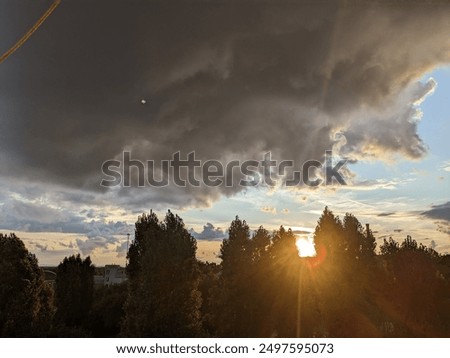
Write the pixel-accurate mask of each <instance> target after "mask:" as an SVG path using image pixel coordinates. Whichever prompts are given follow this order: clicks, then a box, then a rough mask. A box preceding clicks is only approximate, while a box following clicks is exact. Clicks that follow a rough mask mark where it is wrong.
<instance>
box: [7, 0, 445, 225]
mask: <svg viewBox="0 0 450 358" xmlns="http://www.w3.org/2000/svg"><path fill="white" fill-rule="evenodd" d="M355 4H356V3H353V2H345V3H343V2H318V3H314V2H292V1H286V2H283V1H277V2H269V1H267V2H255V1H248V2H247V1H242V2H237V1H231V2H219V1H200V2H197V1H196V2H194V1H192V2H191V1H130V2H125V1H111V0H108V1H100V0H96V1H87V0H72V1H70V0H66V1H64V2H63V3H62V4H61V5H60V6H59V8H58V9H57V10H56V11H55V13H54V14H53V15H52V16H51V17H50V18H49V19H48V20H47V22H46V23H45V24H44V25H43V26H42V27H41V28H40V29H39V30H38V31H37V32H36V33H35V34H34V35H33V36H32V37H31V38H30V40H29V41H28V42H27V43H26V44H25V45H24V46H23V47H22V48H20V49H19V50H18V51H17V52H16V53H15V54H14V55H13V56H11V57H10V58H9V59H8V60H7V61H5V62H4V63H3V64H2V65H1V66H0V78H1V81H0V153H1V154H0V175H2V176H3V177H22V178H25V179H26V180H29V181H33V182H45V183H53V184H58V185H62V186H66V187H72V188H78V189H81V190H84V189H86V190H89V191H91V193H87V192H84V193H82V192H81V193H80V195H82V196H83V195H84V196H85V198H86V200H93V201H101V200H112V201H113V202H114V203H117V204H127V205H129V206H134V207H140V206H141V205H142V206H143V205H145V206H148V205H149V203H155V205H167V204H170V205H175V206H179V207H182V206H191V205H209V204H210V203H211V202H212V201H214V200H217V199H218V198H219V197H220V195H222V194H225V195H232V194H234V193H235V192H236V191H237V190H238V188H237V187H233V188H225V187H219V188H214V189H212V188H204V187H202V188H198V189H193V188H190V189H183V188H174V187H169V188H165V189H158V190H150V189H136V190H122V191H117V192H113V194H114V195H111V194H110V193H109V194H108V193H105V192H103V195H104V196H102V191H101V188H100V186H99V182H100V180H101V172H100V166H101V164H102V163H103V162H104V161H105V160H108V159H111V158H114V157H120V156H121V152H122V151H123V150H124V149H130V150H132V153H133V156H135V157H137V158H141V159H143V160H147V159H155V160H159V159H170V157H171V154H172V153H173V152H176V151H181V152H182V153H184V154H187V153H188V152H190V151H193V150H195V152H196V156H197V157H198V158H199V159H217V160H220V161H223V162H225V161H227V160H230V159H239V158H240V159H254V158H256V159H260V158H261V153H264V152H266V151H272V152H273V153H274V155H275V156H276V157H277V158H279V159H292V160H295V161H296V162H297V163H299V164H300V165H301V164H302V163H303V162H304V161H305V160H307V159H318V160H320V159H321V158H322V156H323V154H324V151H325V150H326V149H330V148H331V147H332V146H333V145H335V149H336V150H339V151H340V152H341V153H342V154H345V155H347V156H349V157H350V158H352V159H353V160H358V159H360V158H362V157H366V156H376V157H377V158H379V159H383V158H389V157H390V156H391V155H392V154H393V153H399V154H401V155H403V156H405V157H407V158H419V157H421V156H422V155H423V154H424V153H425V151H426V145H425V144H424V143H423V142H422V140H421V139H420V138H419V136H418V135H417V120H418V113H417V110H416V105H417V103H418V102H420V100H421V99H422V98H423V97H424V96H425V95H426V94H427V93H429V92H430V91H432V89H433V88H434V86H435V84H434V82H433V81H430V82H428V83H425V84H420V83H416V82H415V81H416V80H417V79H418V78H420V77H421V75H422V74H423V73H425V72H426V71H428V70H430V69H432V68H434V67H435V66H437V65H439V64H442V63H447V62H448V61H449V48H450V47H449V37H448V34H449V33H450V23H449V22H448V10H449V7H448V6H447V5H445V4H444V5H436V4H434V5H422V4H416V3H414V4H411V3H409V2H404V3H400V5H396V6H388V5H386V4H384V3H382V2H377V3H376V4H372V3H370V2H367V3H364V4H362V5H355ZM397 4H398V3H397ZM44 10H45V6H44V5H42V4H37V2H36V1H33V0H24V1H20V2H17V1H6V2H2V4H1V5H0V14H1V15H0V24H8V26H9V27H8V31H6V32H5V33H6V34H7V36H5V37H2V40H1V41H0V44H1V46H2V48H5V49H6V48H7V47H8V46H9V45H11V44H12V43H14V41H15V40H16V39H17V38H18V37H20V36H21V35H22V34H23V33H24V32H25V31H26V30H27V28H28V27H29V26H30V25H31V24H32V23H33V22H34V21H35V20H36V19H37V18H38V17H39V16H40V15H41V14H42V12H43V11H44ZM0 26H1V28H2V29H3V27H4V25H0ZM141 99H145V100H146V104H141ZM336 134H339V135H338V136H336ZM92 191H93V192H92ZM95 191H97V193H95ZM89 195H90V196H91V197H89ZM102 197H103V198H104V199H101V198H102ZM105 198H106V199H105ZM74 200H76V201H81V200H82V199H81V197H79V196H77V195H75V197H74ZM75 222H76V220H75Z"/></svg>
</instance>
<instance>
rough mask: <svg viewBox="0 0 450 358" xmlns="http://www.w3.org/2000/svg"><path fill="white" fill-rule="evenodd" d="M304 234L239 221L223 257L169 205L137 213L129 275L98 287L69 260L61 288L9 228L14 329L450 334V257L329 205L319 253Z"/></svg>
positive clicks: (4, 283) (44, 332)
mask: <svg viewBox="0 0 450 358" xmlns="http://www.w3.org/2000/svg"><path fill="white" fill-rule="evenodd" d="M296 240H297V237H296V235H295V234H294V233H293V232H292V231H291V230H290V229H285V228H284V227H280V228H279V229H278V230H275V231H273V232H269V231H268V230H266V229H264V228H263V227H262V226H261V227H259V228H258V229H257V230H256V231H254V232H252V231H251V230H250V229H249V226H248V225H247V223H246V222H245V221H244V220H241V219H239V218H238V217H236V219H235V220H233V221H232V222H231V224H230V227H229V229H228V238H226V239H224V240H223V242H222V245H221V249H220V258H221V259H222V261H221V263H220V265H216V264H213V263H204V262H200V261H198V260H196V256H195V254H196V248H197V247H196V241H195V239H194V238H193V237H192V236H191V235H190V233H189V231H188V230H187V229H186V228H185V226H184V223H183V220H182V219H181V218H180V217H179V216H177V215H174V214H173V213H171V212H170V211H168V213H167V214H166V216H165V218H164V219H163V220H160V219H158V217H157V216H156V214H155V213H154V212H150V214H144V215H142V216H141V217H139V218H138V220H137V222H136V226H135V238H134V240H133V242H132V244H131V245H130V248H129V252H128V259H129V264H128V267H127V276H128V282H126V283H124V284H121V285H116V286H111V287H102V288H100V289H96V290H94V288H93V274H94V266H93V265H92V263H91V261H90V258H89V257H88V258H86V259H84V260H83V259H82V258H81V257H80V256H79V255H78V256H71V257H66V258H65V259H64V260H63V261H62V262H61V264H60V265H59V266H58V268H57V275H56V281H55V285H54V287H53V286H51V285H49V284H48V283H47V282H45V281H44V275H43V272H42V270H41V269H40V268H39V267H38V263H37V260H36V257H35V256H34V255H32V254H30V253H29V252H28V251H27V250H26V248H25V246H24V244H23V242H22V241H21V240H20V239H18V238H17V237H16V236H15V235H14V234H12V235H9V236H5V235H0V335H1V336H3V337H117V336H122V337H449V336H450V285H449V284H450V282H449V279H450V256H449V255H440V254H439V253H437V252H436V251H435V250H433V249H431V248H427V247H425V246H423V245H422V244H418V243H417V242H416V241H415V240H413V239H412V238H411V237H410V236H407V237H406V239H405V240H404V241H403V242H401V243H398V242H396V241H395V240H392V239H389V240H386V239H384V241H383V244H382V245H381V246H380V247H379V250H378V254H377V252H376V242H375V237H374V235H373V234H372V232H371V231H370V229H369V227H366V228H364V227H363V226H362V225H361V224H360V222H359V221H358V220H357V219H356V217H355V216H353V215H352V214H346V215H345V216H344V218H343V219H342V220H341V219H340V218H339V217H337V216H335V215H334V214H333V213H332V211H330V210H329V209H328V208H325V210H324V212H323V214H322V216H321V217H320V219H319V221H318V223H317V227H316V229H315V232H314V242H315V247H316V253H317V254H316V256H314V257H299V253H298V249H297V247H296Z"/></svg>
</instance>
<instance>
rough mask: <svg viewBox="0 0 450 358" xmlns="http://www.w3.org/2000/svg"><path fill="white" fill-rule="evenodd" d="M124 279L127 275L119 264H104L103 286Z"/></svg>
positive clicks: (116, 283)
mask: <svg viewBox="0 0 450 358" xmlns="http://www.w3.org/2000/svg"><path fill="white" fill-rule="evenodd" d="M126 280H127V275H126V273H125V268H123V267H120V266H119V265H106V266H105V275H104V280H103V285H104V286H111V285H118V284H119V283H122V282H125V281H126Z"/></svg>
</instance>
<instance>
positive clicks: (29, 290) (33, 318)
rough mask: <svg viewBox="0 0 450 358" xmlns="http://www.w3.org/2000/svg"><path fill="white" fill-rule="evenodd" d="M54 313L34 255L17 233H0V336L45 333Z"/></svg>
mask: <svg viewBox="0 0 450 358" xmlns="http://www.w3.org/2000/svg"><path fill="white" fill-rule="evenodd" d="M53 313H54V309H53V304H52V295H51V290H50V288H49V286H48V285H47V284H46V283H45V282H44V275H43V272H42V270H41V269H40V268H39V266H38V261H37V259H36V257H35V256H34V255H33V254H30V253H29V252H28V250H27V249H26V248H25V245H24V243H23V242H22V240H20V239H19V238H18V237H17V236H16V235H14V234H11V235H3V234H0V336H1V337H36V336H45V335H47V334H48V331H49V329H50V325H51V319H52V316H53Z"/></svg>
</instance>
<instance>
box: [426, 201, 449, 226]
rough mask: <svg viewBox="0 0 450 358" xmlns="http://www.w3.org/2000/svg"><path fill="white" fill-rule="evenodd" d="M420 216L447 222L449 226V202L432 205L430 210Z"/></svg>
mask: <svg viewBox="0 0 450 358" xmlns="http://www.w3.org/2000/svg"><path fill="white" fill-rule="evenodd" d="M422 215H423V216H426V217H428V218H431V219H436V220H439V221H447V222H448V223H449V224H450V201H447V202H446V203H444V204H440V205H433V206H432V207H431V209H430V210H427V211H424V212H423V213H422Z"/></svg>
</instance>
